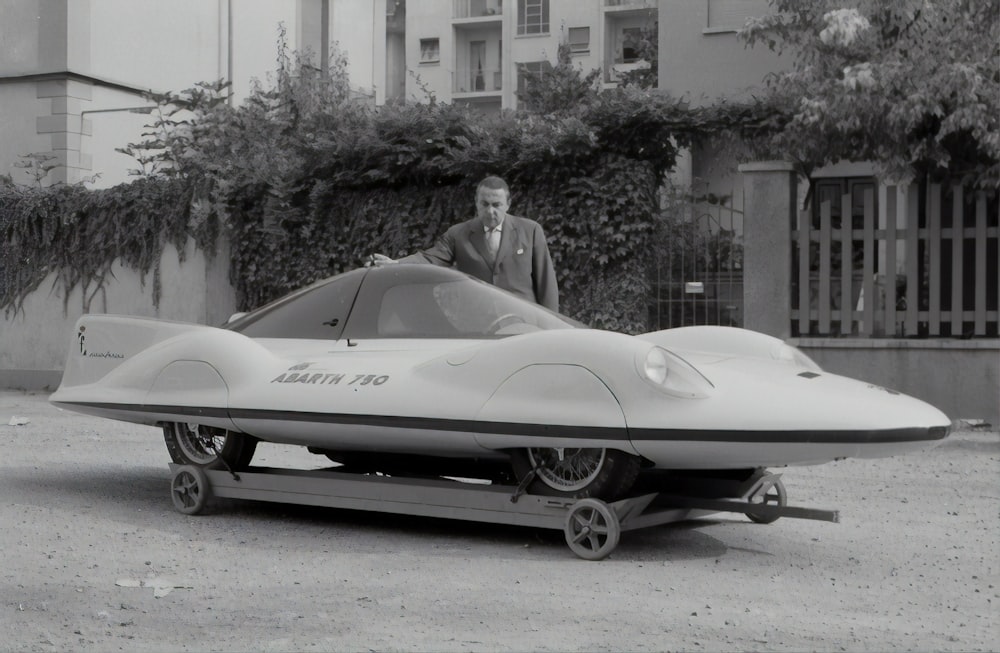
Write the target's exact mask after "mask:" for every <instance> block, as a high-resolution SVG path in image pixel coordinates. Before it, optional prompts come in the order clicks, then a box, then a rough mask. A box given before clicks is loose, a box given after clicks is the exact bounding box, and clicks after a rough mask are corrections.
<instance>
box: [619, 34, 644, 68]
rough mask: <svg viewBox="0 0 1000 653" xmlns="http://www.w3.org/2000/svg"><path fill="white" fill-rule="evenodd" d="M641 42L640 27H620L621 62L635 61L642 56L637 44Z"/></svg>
mask: <svg viewBox="0 0 1000 653" xmlns="http://www.w3.org/2000/svg"><path fill="white" fill-rule="evenodd" d="M641 42H642V28H640V27H625V28H623V29H622V40H621V43H622V51H621V61H622V63H635V62H637V61H639V60H640V59H641V58H642V53H641V52H640V50H639V44H640V43H641Z"/></svg>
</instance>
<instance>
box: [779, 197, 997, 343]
mask: <svg viewBox="0 0 1000 653" xmlns="http://www.w3.org/2000/svg"><path fill="white" fill-rule="evenodd" d="M879 192H880V195H879V197H878V198H876V197H875V194H874V192H873V191H872V190H870V189H869V190H866V191H865V192H864V198H863V216H860V217H859V218H857V219H852V218H851V217H850V216H849V215H848V216H847V217H845V218H843V220H842V223H841V224H834V222H835V220H834V216H833V215H832V211H831V206H830V203H829V202H824V203H823V204H822V205H821V206H820V210H819V212H818V220H817V218H816V217H815V215H816V214H815V213H814V212H813V211H804V212H803V213H802V214H801V215H800V216H799V219H798V225H797V228H796V229H794V230H793V232H792V253H793V257H792V265H793V270H792V279H793V284H792V286H793V287H792V311H791V317H792V334H793V336H799V337H812V336H821V337H825V336H834V337H835V336H842V337H886V338H910V337H944V338H948V337H951V338H972V337H991V338H996V337H997V336H998V315H1000V311H998V306H1000V271H998V264H997V259H998V258H1000V257H998V244H1000V225H998V221H1000V211H998V208H997V200H996V198H993V199H990V198H988V197H987V195H986V194H984V193H982V192H970V191H969V190H968V189H963V188H962V187H961V186H948V187H942V186H941V185H939V184H928V185H926V189H925V191H924V192H923V196H922V195H921V190H920V188H919V187H918V186H917V185H911V186H907V187H896V186H888V187H882V188H881V189H880V191H879ZM851 199H852V198H851V197H850V196H849V195H845V196H844V197H843V200H842V206H845V207H847V206H851ZM876 199H878V200H879V201H878V203H877V210H876Z"/></svg>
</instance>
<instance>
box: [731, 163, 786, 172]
mask: <svg viewBox="0 0 1000 653" xmlns="http://www.w3.org/2000/svg"><path fill="white" fill-rule="evenodd" d="M739 171H740V172H742V173H747V172H795V167H794V166H793V165H792V164H791V162H789V161H753V162H750V163H741V164H740V165H739Z"/></svg>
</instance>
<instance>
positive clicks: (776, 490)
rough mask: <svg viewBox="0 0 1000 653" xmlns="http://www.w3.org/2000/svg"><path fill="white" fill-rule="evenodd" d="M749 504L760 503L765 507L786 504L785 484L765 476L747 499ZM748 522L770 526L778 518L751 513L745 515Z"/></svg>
mask: <svg viewBox="0 0 1000 653" xmlns="http://www.w3.org/2000/svg"><path fill="white" fill-rule="evenodd" d="M747 501H749V502H750V503H760V504H763V505H766V506H781V507H784V506H785V505H787V504H788V493H787V492H785V484H784V483H782V482H781V478H780V477H778V476H773V475H771V474H765V475H763V476H762V477H761V479H760V481H759V482H758V485H757V488H756V489H755V490H754V491H753V493H751V494H750V496H749V497H747ZM746 516H747V517H749V518H750V521H752V522H756V523H758V524H771V523H774V522H776V521H778V519H779V518H780V517H779V516H777V515H767V516H765V515H760V514H757V513H753V512H748V513H746Z"/></svg>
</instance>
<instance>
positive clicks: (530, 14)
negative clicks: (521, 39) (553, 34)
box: [517, 0, 549, 36]
mask: <svg viewBox="0 0 1000 653" xmlns="http://www.w3.org/2000/svg"><path fill="white" fill-rule="evenodd" d="M517 33H518V35H519V36H524V35H526V34H548V33H549V0H518V2H517Z"/></svg>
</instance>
